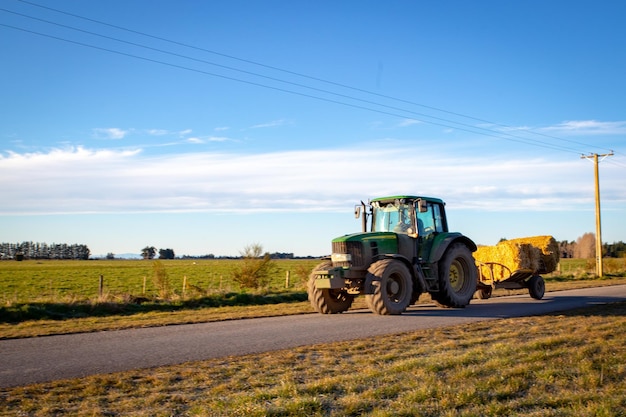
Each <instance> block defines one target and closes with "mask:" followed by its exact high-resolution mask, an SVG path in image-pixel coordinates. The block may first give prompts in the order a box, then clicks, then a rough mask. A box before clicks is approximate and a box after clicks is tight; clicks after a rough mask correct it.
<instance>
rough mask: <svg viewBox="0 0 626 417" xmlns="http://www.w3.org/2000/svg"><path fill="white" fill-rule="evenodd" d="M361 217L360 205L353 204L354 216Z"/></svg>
mask: <svg viewBox="0 0 626 417" xmlns="http://www.w3.org/2000/svg"><path fill="white" fill-rule="evenodd" d="M359 217H361V206H358V205H357V206H354V218H355V219H358V218H359Z"/></svg>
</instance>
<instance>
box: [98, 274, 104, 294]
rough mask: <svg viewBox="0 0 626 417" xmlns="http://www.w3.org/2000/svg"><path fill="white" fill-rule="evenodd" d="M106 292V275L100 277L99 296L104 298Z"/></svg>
mask: <svg viewBox="0 0 626 417" xmlns="http://www.w3.org/2000/svg"><path fill="white" fill-rule="evenodd" d="M103 291H104V275H100V281H99V282H98V296H99V297H102V292H103Z"/></svg>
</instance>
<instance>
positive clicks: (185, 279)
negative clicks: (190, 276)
mask: <svg viewBox="0 0 626 417" xmlns="http://www.w3.org/2000/svg"><path fill="white" fill-rule="evenodd" d="M186 290H187V275H185V276H183V298H185V291H186Z"/></svg>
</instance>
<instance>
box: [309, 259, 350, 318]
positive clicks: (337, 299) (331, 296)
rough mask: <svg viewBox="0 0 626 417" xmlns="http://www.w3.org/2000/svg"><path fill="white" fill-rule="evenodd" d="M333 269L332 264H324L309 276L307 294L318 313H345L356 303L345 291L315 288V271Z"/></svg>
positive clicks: (318, 266)
mask: <svg viewBox="0 0 626 417" xmlns="http://www.w3.org/2000/svg"><path fill="white" fill-rule="evenodd" d="M332 267H333V264H332V262H322V263H321V264H319V265H317V266H316V267H315V268H314V269H313V272H312V273H311V275H310V276H309V282H308V284H307V293H308V294H309V301H310V302H311V305H312V306H313V308H314V309H315V311H317V312H318V313H322V314H335V313H343V312H344V311H347V310H348V309H349V308H350V307H351V306H352V302H353V301H354V296H352V295H350V294H348V293H346V292H345V291H342V290H332V289H325V288H324V289H319V288H316V287H315V271H320V270H328V269H330V268H332Z"/></svg>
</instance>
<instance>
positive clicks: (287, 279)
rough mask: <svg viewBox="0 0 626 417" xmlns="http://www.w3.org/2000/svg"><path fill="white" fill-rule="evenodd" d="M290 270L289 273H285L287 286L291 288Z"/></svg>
mask: <svg viewBox="0 0 626 417" xmlns="http://www.w3.org/2000/svg"><path fill="white" fill-rule="evenodd" d="M290 274H291V272H290V271H287V273H285V288H289V278H290Z"/></svg>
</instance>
